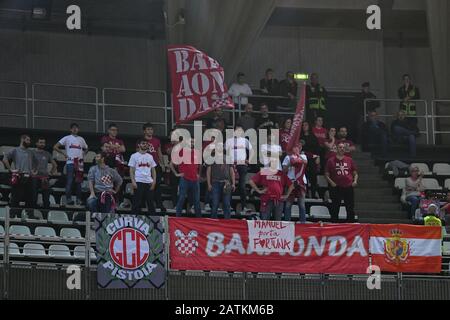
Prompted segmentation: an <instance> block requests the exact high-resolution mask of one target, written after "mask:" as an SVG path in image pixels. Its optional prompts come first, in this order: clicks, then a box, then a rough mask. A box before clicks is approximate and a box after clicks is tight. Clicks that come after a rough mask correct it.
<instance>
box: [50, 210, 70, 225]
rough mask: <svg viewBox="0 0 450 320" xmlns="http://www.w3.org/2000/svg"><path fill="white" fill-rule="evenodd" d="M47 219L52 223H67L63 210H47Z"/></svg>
mask: <svg viewBox="0 0 450 320" xmlns="http://www.w3.org/2000/svg"><path fill="white" fill-rule="evenodd" d="M47 220H48V221H49V222H52V223H68V222H69V218H68V217H67V213H66V212H64V211H49V212H48V218H47Z"/></svg>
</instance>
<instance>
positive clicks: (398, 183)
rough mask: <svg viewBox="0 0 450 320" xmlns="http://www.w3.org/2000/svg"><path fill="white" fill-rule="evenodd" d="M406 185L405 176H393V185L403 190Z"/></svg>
mask: <svg viewBox="0 0 450 320" xmlns="http://www.w3.org/2000/svg"><path fill="white" fill-rule="evenodd" d="M405 186H406V178H395V181H394V187H395V188H396V189H399V190H403V189H404V188H405Z"/></svg>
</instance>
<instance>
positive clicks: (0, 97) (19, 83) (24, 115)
mask: <svg viewBox="0 0 450 320" xmlns="http://www.w3.org/2000/svg"><path fill="white" fill-rule="evenodd" d="M0 85H13V86H20V87H21V88H22V87H23V90H24V91H23V96H21V97H13V96H10V95H0V101H21V102H23V104H24V112H23V113H10V112H1V111H2V110H1V109H0V116H3V117H19V118H25V127H26V128H28V85H27V83H26V82H22V81H0Z"/></svg>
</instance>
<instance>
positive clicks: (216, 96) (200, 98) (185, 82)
mask: <svg viewBox="0 0 450 320" xmlns="http://www.w3.org/2000/svg"><path fill="white" fill-rule="evenodd" d="M167 54H168V60H169V69H170V76H171V79H172V108H173V113H174V118H175V122H176V124H180V123H185V122H188V121H191V120H194V119H196V118H198V117H201V116H203V115H205V114H207V113H209V112H211V111H212V110H214V109H217V108H220V107H226V108H234V104H233V102H232V100H231V98H230V97H229V95H228V88H227V86H226V84H225V76H224V71H223V68H222V67H221V66H220V65H219V63H218V62H217V61H216V60H214V59H213V58H211V57H209V56H208V55H206V54H205V53H203V52H201V51H199V50H197V49H195V48H194V47H191V46H179V45H171V46H169V47H168V49H167Z"/></svg>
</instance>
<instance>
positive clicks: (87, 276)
mask: <svg viewBox="0 0 450 320" xmlns="http://www.w3.org/2000/svg"><path fill="white" fill-rule="evenodd" d="M85 214H86V220H85V222H86V232H85V250H84V267H85V276H84V287H85V299H86V300H89V299H90V298H91V297H90V279H91V214H90V211H85Z"/></svg>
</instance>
